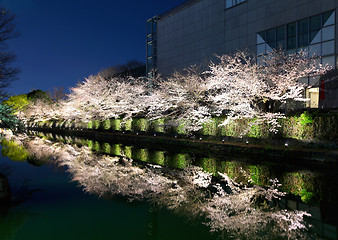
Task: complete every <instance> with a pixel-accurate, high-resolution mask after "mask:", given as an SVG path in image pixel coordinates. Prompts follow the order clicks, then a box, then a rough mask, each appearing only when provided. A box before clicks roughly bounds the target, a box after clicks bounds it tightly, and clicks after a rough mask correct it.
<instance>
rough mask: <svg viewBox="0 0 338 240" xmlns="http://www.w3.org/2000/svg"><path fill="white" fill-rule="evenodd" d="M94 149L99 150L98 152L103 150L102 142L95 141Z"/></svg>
mask: <svg viewBox="0 0 338 240" xmlns="http://www.w3.org/2000/svg"><path fill="white" fill-rule="evenodd" d="M93 150H94V151H97V152H98V151H100V150H101V147H100V143H99V142H98V141H95V142H94V144H93Z"/></svg>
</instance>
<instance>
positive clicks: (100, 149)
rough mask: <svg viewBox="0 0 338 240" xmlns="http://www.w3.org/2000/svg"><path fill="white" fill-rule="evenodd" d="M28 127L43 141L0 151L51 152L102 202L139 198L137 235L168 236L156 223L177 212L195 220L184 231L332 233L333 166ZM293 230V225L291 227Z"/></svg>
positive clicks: (248, 235) (43, 161)
mask: <svg viewBox="0 0 338 240" xmlns="http://www.w3.org/2000/svg"><path fill="white" fill-rule="evenodd" d="M31 134H35V135H38V136H39V137H42V138H44V140H42V139H37V138H32V139H31V140H30V141H25V142H24V144H23V145H20V144H18V143H15V142H13V141H12V142H11V141H8V142H6V141H4V142H3V143H2V145H3V146H2V148H3V151H2V154H3V155H5V156H8V157H9V158H11V159H12V160H13V161H17V162H20V161H27V162H28V163H30V164H33V165H35V166H41V167H42V168H43V167H44V166H45V165H49V164H51V161H50V160H51V159H53V161H52V162H54V161H55V162H56V163H57V165H58V166H65V167H66V169H67V172H68V173H69V174H70V175H71V177H72V179H73V181H76V182H77V183H78V184H79V185H80V186H81V188H82V189H83V190H84V191H85V192H87V193H92V194H95V195H98V196H101V197H103V198H104V199H110V200H109V201H116V200H117V199H118V202H120V203H121V204H122V203H124V202H126V201H127V202H130V201H133V202H134V203H135V201H136V203H137V202H143V201H145V200H146V201H147V202H148V203H149V204H150V205H148V207H147V208H146V212H145V213H144V214H145V215H144V216H145V219H146V221H145V232H146V234H145V236H147V237H145V239H170V238H165V237H163V231H164V230H163V229H162V228H163V227H162V226H161V225H162V224H161V223H162V222H163V221H164V222H166V223H167V224H169V220H172V221H170V224H169V226H170V225H173V226H174V225H175V224H174V223H173V222H175V221H177V216H181V217H182V218H183V219H185V220H183V221H189V222H190V223H194V222H195V224H192V225H193V226H194V227H192V229H191V230H190V231H189V233H190V234H192V232H194V231H196V227H197V228H205V229H207V227H208V228H209V230H211V231H215V232H216V233H217V234H215V235H205V232H204V231H202V232H200V233H199V234H200V236H198V237H197V238H196V239H203V238H201V237H202V236H204V239H214V238H224V239H238V238H243V239H262V238H269V239H288V238H303V239H311V238H312V239H318V238H319V236H324V237H326V238H330V239H337V225H338V223H337V219H336V216H337V215H336V214H337V199H338V197H337V196H338V190H337V189H336V186H337V183H338V181H337V179H336V176H337V169H330V171H327V170H325V168H322V169H317V171H314V169H312V168H311V166H305V167H300V166H299V165H298V166H291V165H289V164H288V165H286V164H281V163H275V162H269V161H264V159H263V158H264V157H262V161H259V162H257V161H256V160H253V159H250V157H248V158H241V159H234V158H232V157H231V156H223V157H222V158H220V157H216V156H214V155H212V154H209V153H208V154H203V152H201V151H196V152H194V151H192V150H191V149H185V148H177V147H175V148H174V149H173V148H172V147H168V146H165V145H163V146H156V147H154V146H144V145H142V144H140V145H137V144H128V143H127V142H109V143H107V142H98V141H95V140H91V139H81V138H74V137H70V136H60V135H55V134H42V133H36V132H31ZM90 150H91V151H93V152H95V153H96V154H93V153H92V152H91V151H90ZM23 156H25V157H23ZM24 158H25V160H24ZM276 179H278V180H279V181H276ZM279 184H281V186H279ZM278 189H279V191H278ZM282 192H286V195H284V194H282ZM279 198H281V199H280V200H278V199H279ZM109 201H108V202H109ZM136 205H137V204H136ZM165 209H168V210H169V211H168V210H165ZM283 209H288V211H286V210H283ZM306 212H307V213H310V214H311V215H312V217H311V218H308V217H307V214H306ZM172 213H175V216H176V217H173V215H172ZM179 218H180V217H179ZM303 218H304V219H308V221H309V222H307V223H304V221H303ZM164 219H165V220H164ZM253 219H255V221H254V222H253ZM201 222H203V223H204V225H202V224H201ZM309 223H311V224H312V225H313V226H314V227H313V228H312V231H314V232H315V233H317V234H318V235H314V236H313V237H310V236H312V234H313V233H309V234H310V235H309V234H307V233H306V231H304V230H305V228H306V227H307V226H308V224H309ZM190 225H191V224H190ZM182 226H183V228H182ZM182 226H180V225H175V229H174V230H173V231H174V232H175V231H176V232H180V233H183V232H185V231H187V229H186V228H187V225H186V224H182ZM206 226H207V227H206ZM293 228H294V229H293ZM295 229H296V230H297V229H298V230H299V231H298V232H296V233H295V234H293V233H291V232H292V231H293V230H295ZM206 231H207V230H206ZM269 231H270V232H269ZM167 234H169V233H167ZM172 234H173V235H170V234H169V235H168V236H170V237H174V233H172ZM203 234H204V235H203ZM292 234H293V235H292ZM186 238H187V236H186V235H185V239H186ZM182 239H184V238H182Z"/></svg>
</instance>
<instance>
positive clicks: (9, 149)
mask: <svg viewBox="0 0 338 240" xmlns="http://www.w3.org/2000/svg"><path fill="white" fill-rule="evenodd" d="M1 154H2V155H3V156H7V157H8V158H9V159H11V160H12V161H20V162H22V161H26V160H27V159H28V156H29V153H28V151H27V150H26V148H25V147H24V146H21V145H19V144H17V143H15V142H14V141H8V140H6V139H4V140H3V141H2V149H1Z"/></svg>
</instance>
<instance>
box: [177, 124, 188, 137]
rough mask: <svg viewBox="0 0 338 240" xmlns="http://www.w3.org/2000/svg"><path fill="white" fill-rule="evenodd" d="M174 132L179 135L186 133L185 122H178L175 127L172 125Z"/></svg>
mask: <svg viewBox="0 0 338 240" xmlns="http://www.w3.org/2000/svg"><path fill="white" fill-rule="evenodd" d="M174 132H175V133H177V134H180V135H186V134H187V130H186V128H185V123H180V124H179V125H178V126H177V127H174Z"/></svg>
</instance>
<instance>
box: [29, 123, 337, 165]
mask: <svg viewBox="0 0 338 240" xmlns="http://www.w3.org/2000/svg"><path fill="white" fill-rule="evenodd" d="M27 130H29V131H40V132H45V133H54V134H61V135H69V136H74V137H83V138H88V139H92V140H96V141H106V142H109V141H120V142H129V143H133V144H137V145H143V146H145V147H152V146H159V145H162V146H166V147H167V148H170V149H175V148H177V147H182V146H184V147H186V149H191V150H192V151H194V152H199V153H201V154H202V153H207V154H210V155H212V156H215V157H222V156H223V157H226V156H229V155H231V156H232V157H239V158H241V157H245V158H248V157H249V158H250V159H252V160H259V159H260V158H261V156H262V155H264V156H265V159H264V160H265V161H266V160H267V161H280V162H285V163H290V164H294V165H300V164H323V165H329V166H338V150H337V149H336V148H334V147H330V145H328V147H327V148H320V147H319V146H320V145H318V144H317V145H316V146H315V145H314V144H313V147H311V143H304V144H303V145H304V146H306V147H304V146H302V144H301V143H299V142H298V141H296V140H289V141H287V142H281V141H273V140H271V141H270V142H266V141H262V143H261V144H259V143H258V141H257V140H256V141H254V142H251V139H249V140H245V142H243V139H234V138H229V137H223V138H220V139H218V140H216V139H210V138H209V139H208V138H204V137H203V136H190V137H184V136H177V135H175V136H165V135H161V134H158V133H157V134H153V135H149V134H144V133H142V132H141V133H139V132H137V133H134V132H111V131H100V130H88V129H83V130H77V129H61V128H44V127H28V128H27Z"/></svg>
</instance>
